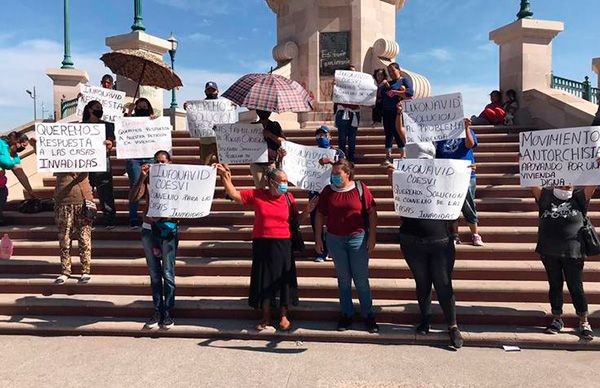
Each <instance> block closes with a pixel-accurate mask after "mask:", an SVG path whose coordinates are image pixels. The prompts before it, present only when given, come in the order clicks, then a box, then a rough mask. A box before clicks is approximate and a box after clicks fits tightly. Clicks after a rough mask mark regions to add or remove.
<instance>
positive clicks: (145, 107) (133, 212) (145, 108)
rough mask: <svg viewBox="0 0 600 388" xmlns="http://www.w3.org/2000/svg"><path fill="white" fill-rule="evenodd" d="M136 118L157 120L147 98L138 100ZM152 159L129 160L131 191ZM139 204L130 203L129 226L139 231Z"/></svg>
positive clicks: (135, 105) (135, 109)
mask: <svg viewBox="0 0 600 388" xmlns="http://www.w3.org/2000/svg"><path fill="white" fill-rule="evenodd" d="M133 116H134V117H150V118H156V116H155V114H154V109H153V108H152V104H150V101H148V99H146V98H143V97H142V98H138V100H137V101H136V102H135V104H134V111H133ZM152 161H153V160H152V159H151V158H138V159H127V164H126V170H127V177H128V178H129V190H130V191H131V190H133V188H134V187H135V185H136V183H137V182H138V181H139V179H140V173H141V171H142V166H143V165H144V164H150V163H152ZM139 207H140V206H139V204H138V203H137V202H131V201H129V226H130V227H131V229H133V230H139V228H140V221H139V215H138V210H139Z"/></svg>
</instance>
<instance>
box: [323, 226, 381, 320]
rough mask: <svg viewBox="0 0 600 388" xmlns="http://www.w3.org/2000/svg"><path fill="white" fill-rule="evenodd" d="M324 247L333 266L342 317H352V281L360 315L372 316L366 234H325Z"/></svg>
mask: <svg viewBox="0 0 600 388" xmlns="http://www.w3.org/2000/svg"><path fill="white" fill-rule="evenodd" d="M327 246H328V247H329V251H330V252H331V254H332V255H333V262H334V263H335V272H336V274H337V280H338V288H339V291H340V306H341V309H342V314H344V315H346V316H353V315H354V304H353V303H352V280H354V286H355V287H356V293H357V294H358V300H359V301H360V311H361V313H362V315H363V316H364V317H367V316H368V315H371V314H373V298H372V296H371V286H370V285H369V254H368V252H367V235H366V233H359V234H355V235H352V236H336V235H333V234H331V233H327Z"/></svg>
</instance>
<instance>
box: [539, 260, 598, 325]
mask: <svg viewBox="0 0 600 388" xmlns="http://www.w3.org/2000/svg"><path fill="white" fill-rule="evenodd" d="M542 262H543V263H544V268H546V274H547V275H548V283H549V285H550V290H549V292H548V296H549V298H550V306H551V307H552V314H554V315H561V314H562V313H563V285H564V283H565V280H566V281H567V288H568V289H569V294H570V295H571V300H572V301H573V305H574V306H575V312H577V315H579V316H581V315H586V314H587V312H588V304H587V300H586V297H585V293H584V291H583V280H582V275H583V258H564V257H551V256H544V257H542Z"/></svg>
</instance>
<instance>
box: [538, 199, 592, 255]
mask: <svg viewBox="0 0 600 388" xmlns="http://www.w3.org/2000/svg"><path fill="white" fill-rule="evenodd" d="M538 206H539V217H540V224H539V229H538V243H537V247H536V249H535V251H536V252H537V253H539V254H540V255H542V256H554V257H569V258H580V257H582V256H583V255H582V252H581V242H580V241H579V230H580V229H581V228H582V227H583V221H584V216H583V214H584V213H586V212H587V200H586V198H585V192H584V191H583V189H578V190H575V191H574V192H573V197H571V199H568V200H566V201H563V200H561V199H558V198H556V196H555V195H554V193H553V190H552V189H543V190H542V193H541V195H540V199H539V202H538Z"/></svg>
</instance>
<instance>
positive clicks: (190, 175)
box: [148, 164, 217, 218]
mask: <svg viewBox="0 0 600 388" xmlns="http://www.w3.org/2000/svg"><path fill="white" fill-rule="evenodd" d="M216 181H217V170H216V169H215V168H214V167H209V166H190V165H174V164H155V165H153V166H152V167H151V168H150V174H149V201H150V203H149V205H148V217H154V218H202V217H206V216H208V215H209V214H210V208H211V206H212V201H213V197H214V194H215V184H216Z"/></svg>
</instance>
